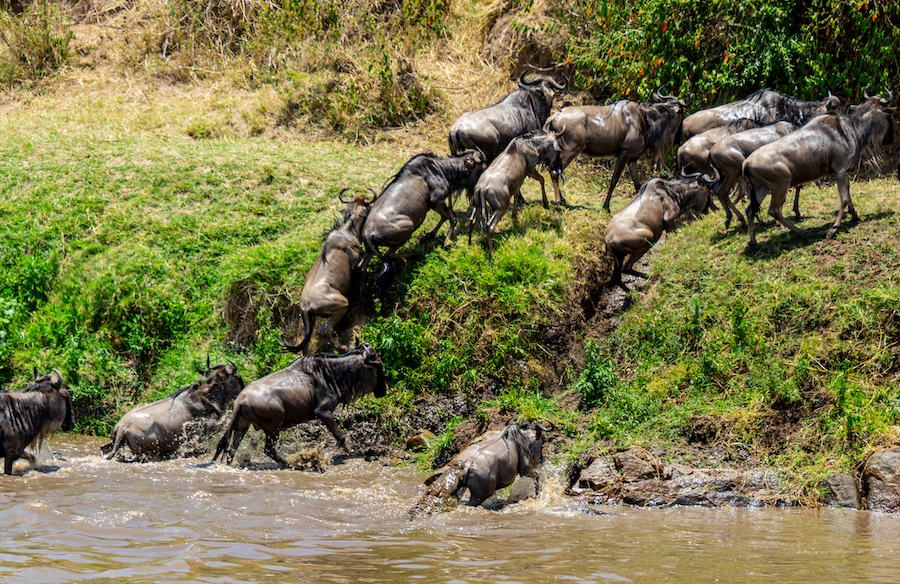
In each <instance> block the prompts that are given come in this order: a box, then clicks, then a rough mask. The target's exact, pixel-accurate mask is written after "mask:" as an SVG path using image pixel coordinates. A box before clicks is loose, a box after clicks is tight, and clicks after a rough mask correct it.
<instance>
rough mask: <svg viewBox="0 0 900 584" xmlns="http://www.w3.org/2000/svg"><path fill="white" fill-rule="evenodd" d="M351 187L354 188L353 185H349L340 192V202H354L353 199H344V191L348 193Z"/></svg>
mask: <svg viewBox="0 0 900 584" xmlns="http://www.w3.org/2000/svg"><path fill="white" fill-rule="evenodd" d="M351 188H352V187H347V188H344V189H341V192H340V193H338V200H339V201H340V202H342V203H352V202H353V199H350V200H349V201H348V200H346V199H344V193H346V192H347V191H349V190H350V189H351Z"/></svg>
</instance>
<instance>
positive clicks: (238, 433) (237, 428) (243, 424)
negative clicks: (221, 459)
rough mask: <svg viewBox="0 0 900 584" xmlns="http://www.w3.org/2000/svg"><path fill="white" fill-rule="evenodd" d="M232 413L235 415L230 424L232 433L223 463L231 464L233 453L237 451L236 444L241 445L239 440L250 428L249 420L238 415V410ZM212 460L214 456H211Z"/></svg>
mask: <svg viewBox="0 0 900 584" xmlns="http://www.w3.org/2000/svg"><path fill="white" fill-rule="evenodd" d="M232 415H233V416H235V417H236V419H235V420H234V422H233V424H234V425H233V426H232V428H233V429H234V434H233V435H232V437H231V446H229V447H228V450H226V451H225V464H231V462H232V461H233V460H234V453H235V452H237V449H238V446H240V445H241V440H243V439H244V435H245V434H246V433H247V430H249V429H250V421H249V420H247V419H246V418H244V417H243V416H240V412H234V413H233V414H232ZM238 416H240V417H238ZM216 450H218V449H216ZM217 456H218V454H217ZM213 460H215V457H213Z"/></svg>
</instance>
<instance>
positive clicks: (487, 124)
mask: <svg viewBox="0 0 900 584" xmlns="http://www.w3.org/2000/svg"><path fill="white" fill-rule="evenodd" d="M567 85H568V82H567V83H559V82H558V81H556V80H555V79H553V78H551V77H546V76H535V77H534V78H533V79H527V78H526V76H525V73H522V75H521V77H519V87H518V89H516V90H515V91H513V92H511V93H509V94H508V95H507V96H506V97H504V98H503V99H502V100H500V101H499V102H497V103H495V104H494V105H491V106H488V107H484V108H481V109H479V110H475V111H472V112H467V113H465V114H463V115H462V116H460V117H459V119H458V120H456V121H455V122H454V123H453V125H452V126H450V133H449V136H448V142H449V143H450V153H451V154H454V155H457V154H462V153H463V152H464V151H465V150H480V151H481V152H483V153H484V155H485V157H486V162H488V163H490V162H491V161H492V160H493V159H494V158H496V157H497V156H498V155H499V154H500V153H501V152H503V150H504V149H505V148H506V146H507V145H508V144H509V143H510V142H511V141H512V139H513V138H515V137H516V136H521V135H522V134H525V133H527V132H531V131H534V130H540V129H541V128H542V127H543V126H544V122H545V121H547V116H549V115H550V108H551V107H552V106H553V98H554V96H555V95H556V93H557V92H559V91H562V90H564V89H565V88H566V86H567Z"/></svg>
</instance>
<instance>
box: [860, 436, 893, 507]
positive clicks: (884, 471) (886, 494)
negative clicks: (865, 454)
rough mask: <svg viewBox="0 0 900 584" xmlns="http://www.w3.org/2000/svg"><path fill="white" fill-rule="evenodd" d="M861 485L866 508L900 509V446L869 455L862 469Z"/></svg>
mask: <svg viewBox="0 0 900 584" xmlns="http://www.w3.org/2000/svg"><path fill="white" fill-rule="evenodd" d="M862 485H863V491H864V492H865V494H866V508H867V509H869V510H871V511H890V512H896V511H900V448H891V449H888V450H882V451H881V452H876V453H875V454H873V455H872V456H870V457H869V460H867V461H866V466H865V468H864V469H863V474H862Z"/></svg>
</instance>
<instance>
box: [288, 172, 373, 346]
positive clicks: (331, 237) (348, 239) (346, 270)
mask: <svg viewBox="0 0 900 584" xmlns="http://www.w3.org/2000/svg"><path fill="white" fill-rule="evenodd" d="M347 190H348V189H344V190H342V191H341V193H340V195H338V198H339V199H340V201H341V202H342V203H344V204H345V205H347V207H346V208H345V209H344V223H343V224H342V225H341V226H340V227H338V228H337V229H333V230H332V231H331V232H329V233H328V235H327V236H326V237H325V242H324V243H323V244H322V251H321V253H319V257H318V258H317V259H316V261H315V263H314V264H313V265H312V267H311V268H310V269H309V272H307V273H306V282H305V283H304V284H303V290H302V291H301V292H300V315H301V318H302V319H303V340H301V341H300V344H298V345H288V344H285V347H287V349H288V350H290V351H292V352H295V353H303V352H305V351H306V348H307V347H308V346H309V341H310V339H311V338H312V334H313V329H314V328H315V323H316V317H319V318H325V319H328V320H329V321H330V322H331V332H332V334H333V333H334V328H335V327H336V326H337V324H338V323H339V322H340V321H341V319H342V318H344V315H346V314H347V310H349V308H350V300H349V298H350V297H351V296H353V295H352V294H351V288H352V286H353V283H354V280H359V276H361V275H362V268H363V265H364V262H363V260H364V254H363V246H362V239H361V237H362V229H363V224H364V222H365V221H366V217H367V216H368V215H369V213H370V205H371V203H370V202H369V201H366V200H365V199H364V198H362V197H356V198H354V199H350V200H345V199H344V198H343V195H344V192H345V191H347Z"/></svg>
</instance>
